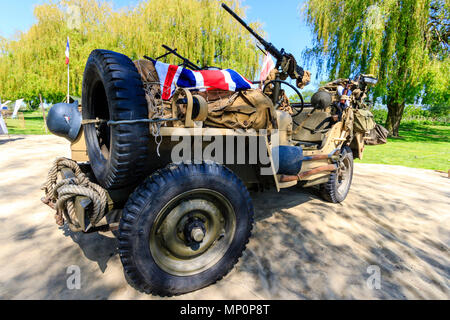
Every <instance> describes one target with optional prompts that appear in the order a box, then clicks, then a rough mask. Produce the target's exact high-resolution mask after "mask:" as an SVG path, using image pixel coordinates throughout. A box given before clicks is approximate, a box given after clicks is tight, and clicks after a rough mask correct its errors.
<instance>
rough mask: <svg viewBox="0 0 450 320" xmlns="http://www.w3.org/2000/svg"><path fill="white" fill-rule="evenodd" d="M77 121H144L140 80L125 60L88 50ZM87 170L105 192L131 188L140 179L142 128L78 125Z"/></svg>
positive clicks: (144, 153) (144, 145) (144, 150)
mask: <svg viewBox="0 0 450 320" xmlns="http://www.w3.org/2000/svg"><path fill="white" fill-rule="evenodd" d="M82 102H83V103H82V106H83V119H84V120H87V119H97V118H98V119H102V120H107V121H109V120H113V121H119V120H137V119H148V109H147V101H146V100H145V92H144V87H143V84H142V80H141V76H140V74H139V72H138V70H137V69H136V67H135V65H134V63H133V62H132V61H131V60H130V59H129V58H128V57H127V56H125V55H123V54H120V53H116V52H112V51H107V50H94V51H92V53H91V55H90V56H89V59H88V61H87V63H86V68H85V70H84V76H83V97H82ZM84 133H85V138H86V146H87V151H88V155H89V161H90V164H91V167H92V171H93V172H94V174H95V177H96V178H97V181H98V183H99V184H100V185H101V186H103V187H104V188H106V189H120V188H125V187H129V186H132V185H137V184H138V183H139V182H140V181H141V180H143V179H144V178H145V176H146V173H147V172H146V167H148V154H149V151H148V148H149V141H150V131H149V127H148V123H147V124H146V123H133V124H118V125H114V126H108V124H107V123H106V122H102V123H91V124H85V125H84Z"/></svg>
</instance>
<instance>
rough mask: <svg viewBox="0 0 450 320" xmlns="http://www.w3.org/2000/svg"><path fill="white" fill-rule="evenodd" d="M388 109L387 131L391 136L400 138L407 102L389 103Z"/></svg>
mask: <svg viewBox="0 0 450 320" xmlns="http://www.w3.org/2000/svg"><path fill="white" fill-rule="evenodd" d="M387 108H388V115H387V119H386V129H387V130H388V131H389V135H390V136H393V137H398V129H399V127H400V121H401V120H402V115H403V110H404V109H405V102H401V103H399V102H388V104H387Z"/></svg>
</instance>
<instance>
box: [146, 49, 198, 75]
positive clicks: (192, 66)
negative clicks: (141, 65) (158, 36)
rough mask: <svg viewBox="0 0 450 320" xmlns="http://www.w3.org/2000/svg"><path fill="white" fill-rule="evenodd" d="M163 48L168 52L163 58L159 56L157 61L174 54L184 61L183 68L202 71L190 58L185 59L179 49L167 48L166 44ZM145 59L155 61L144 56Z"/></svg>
mask: <svg viewBox="0 0 450 320" xmlns="http://www.w3.org/2000/svg"><path fill="white" fill-rule="evenodd" d="M162 47H163V48H164V49H166V50H167V52H166V53H165V54H163V55H162V56H159V57H158V58H156V59H154V60H156V61H158V60H160V59H162V58H165V57H167V56H168V55H170V54H173V55H174V56H176V57H178V58H180V59H181V60H183V63H182V64H181V66H183V67H184V68H189V69H192V70H202V68H200V67H199V66H198V65H196V64H195V63H193V62H192V61H190V60H189V59H188V58H185V57H183V56H182V55H181V54H179V53H178V52H177V50H178V49H172V48H170V47H168V46H166V45H165V44H163V45H162ZM144 58H145V59H147V60H153V59H152V58H150V57H148V56H144Z"/></svg>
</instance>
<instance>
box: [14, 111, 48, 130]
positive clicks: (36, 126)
mask: <svg viewBox="0 0 450 320" xmlns="http://www.w3.org/2000/svg"><path fill="white" fill-rule="evenodd" d="M23 114H24V118H25V127H23V122H22V120H21V119H10V118H8V119H6V126H7V127H8V132H9V134H46V133H45V123H44V119H43V117H42V110H37V111H24V113H23Z"/></svg>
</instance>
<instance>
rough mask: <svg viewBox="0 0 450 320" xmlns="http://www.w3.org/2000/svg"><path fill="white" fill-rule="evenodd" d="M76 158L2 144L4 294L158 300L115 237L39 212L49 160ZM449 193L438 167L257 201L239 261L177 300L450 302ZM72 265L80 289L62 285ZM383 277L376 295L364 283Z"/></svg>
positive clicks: (366, 176) (365, 169)
mask: <svg viewBox="0 0 450 320" xmlns="http://www.w3.org/2000/svg"><path fill="white" fill-rule="evenodd" d="M69 155H70V153H69V146H68V144H67V143H66V142H65V140H63V139H60V138H57V137H54V136H45V137H44V136H11V137H10V139H8V138H7V137H5V136H2V137H0V164H1V170H0V225H1V226H2V230H1V231H0V242H1V246H0V298H1V299H23V298H24V299H160V298H159V297H151V296H147V295H143V294H140V293H138V292H136V291H135V290H134V289H133V288H131V287H130V286H129V285H128V284H127V282H126V280H125V278H124V275H123V269H122V266H121V264H120V260H119V257H118V254H117V249H116V247H117V240H116V239H115V238H114V237H113V236H112V234H91V235H82V234H73V233H71V232H69V231H68V230H65V229H60V228H58V227H57V226H56V225H55V223H54V220H53V212H52V211H51V209H49V208H48V207H46V206H44V205H43V204H41V202H40V200H39V199H40V198H41V196H42V191H40V190H39V189H40V185H41V184H42V182H43V181H44V180H45V177H46V173H47V171H48V169H49V167H50V165H51V163H52V162H53V160H54V158H56V157H57V156H69ZM449 187H450V180H449V179H448V178H447V177H446V175H445V174H440V173H437V172H434V171H431V170H421V169H411V168H405V167H399V166H386V165H367V164H357V165H356V167H355V175H354V182H353V185H352V189H351V191H350V194H349V197H348V198H347V200H346V201H345V202H344V203H343V204H340V205H332V204H329V203H326V202H324V201H322V200H321V199H320V198H319V197H318V196H317V194H316V193H315V191H314V190H302V189H297V188H293V189H289V190H283V191H282V192H281V193H276V192H267V193H263V194H253V195H252V196H253V198H254V205H255V211H256V213H255V214H256V224H255V228H254V234H253V237H252V239H251V241H250V243H249V245H248V249H247V250H246V251H245V253H244V255H243V257H242V259H241V260H240V262H239V263H238V265H237V266H236V267H235V268H234V270H233V271H232V272H231V273H230V274H229V275H228V276H227V277H225V279H223V280H222V281H221V282H219V283H217V284H216V285H213V286H210V287H208V288H206V289H203V290H200V291H197V292H194V293H191V294H188V295H184V296H181V297H177V298H176V299H225V298H226V299H372V298H374V299H432V298H437V299H449V298H450V253H449V245H450V188H449ZM71 265H77V266H79V267H80V269H81V289H80V290H69V289H67V286H66V280H67V277H68V274H67V273H66V271H67V268H68V267H69V266H71ZM378 268H379V269H378ZM377 270H379V271H380V274H381V277H380V280H381V281H380V286H381V288H380V289H376V288H373V287H372V288H371V287H370V286H369V285H368V281H367V280H368V278H369V277H370V276H371V275H373V274H374V273H373V272H374V271H375V272H376V271H377ZM371 279H372V280H373V279H374V278H370V279H369V283H371V284H374V283H375V282H372V281H370V280H371Z"/></svg>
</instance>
